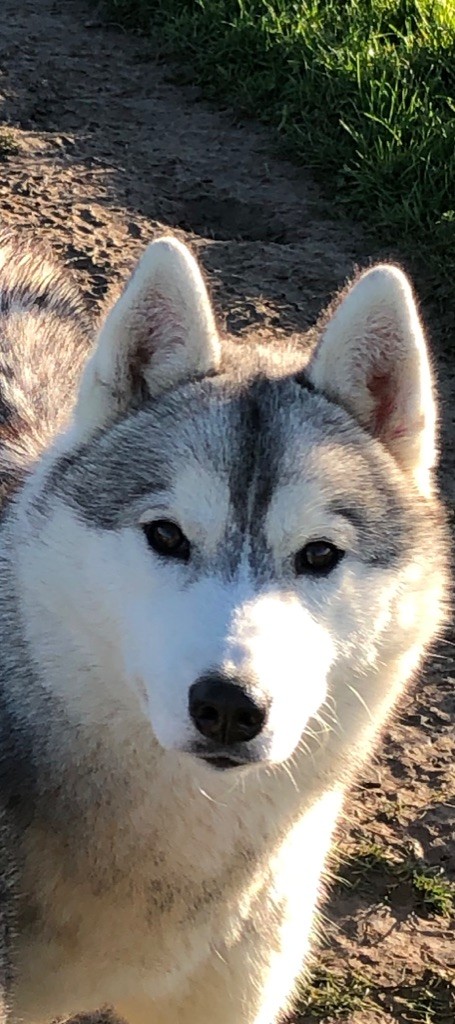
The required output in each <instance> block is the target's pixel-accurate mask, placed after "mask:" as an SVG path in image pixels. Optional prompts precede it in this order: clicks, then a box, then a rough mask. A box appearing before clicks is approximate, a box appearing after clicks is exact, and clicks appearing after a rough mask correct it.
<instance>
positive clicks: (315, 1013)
mask: <svg viewBox="0 0 455 1024" xmlns="http://www.w3.org/2000/svg"><path fill="white" fill-rule="evenodd" d="M373 1008H374V1003H373V1002H372V1000H371V998H370V984H369V982H368V980H367V979H366V978H364V977H363V976H362V975H360V974H354V973H352V972H346V973H344V974H341V973H338V972H335V971H331V970H328V969H325V968H322V967H319V968H316V969H315V970H314V971H313V972H312V974H311V975H310V977H309V978H308V979H305V980H303V981H302V983H301V985H300V987H299V994H298V999H297V1003H296V1010H297V1011H298V1013H300V1014H310V1015H311V1018H312V1019H313V1020H323V1019H324V1018H325V1017H333V1016H335V1017H336V1019H340V1018H344V1017H348V1016H349V1014H351V1013H353V1011H354V1010H364V1011H366V1010H369V1009H373Z"/></svg>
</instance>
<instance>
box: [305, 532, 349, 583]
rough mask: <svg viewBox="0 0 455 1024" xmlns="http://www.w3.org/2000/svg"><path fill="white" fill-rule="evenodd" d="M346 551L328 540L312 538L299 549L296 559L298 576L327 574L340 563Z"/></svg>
mask: <svg viewBox="0 0 455 1024" xmlns="http://www.w3.org/2000/svg"><path fill="white" fill-rule="evenodd" d="M343 555H344V551H340V549H339V548H337V547H335V544H329V542H328V541H326V540H312V541H310V543H309V544H305V547H304V548H302V549H301V551H298V552H297V554H296V556H295V560H294V565H295V571H296V573H297V576H303V575H304V574H306V575H308V576H327V575H328V573H329V572H332V569H334V568H335V566H336V565H338V562H339V561H340V559H341V558H342V557H343Z"/></svg>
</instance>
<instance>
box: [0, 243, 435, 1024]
mask: <svg viewBox="0 0 455 1024" xmlns="http://www.w3.org/2000/svg"><path fill="white" fill-rule="evenodd" d="M219 359H220V343H219V339H218V336H217V333H216V329H215V325H214V318H213V314H212V312H211V309H210V305H209V303H208V299H207V295H206V291H205V287H204V284H203V282H202V278H201V276H200V273H199V270H198V269H197V266H196V264H195V262H194V260H193V258H192V257H191V256H190V255H189V253H188V252H187V250H185V248H184V247H183V246H181V245H180V244H179V243H177V242H175V241H174V240H170V239H166V240H163V241H161V242H159V243H156V244H154V245H152V246H150V247H149V249H148V250H147V251H146V253H145V255H144V257H143V259H142V261H141V262H140V264H139V267H138V269H137V271H136V273H135V275H134V276H133V278H132V280H131V282H130V284H129V285H128V286H127V288H126V291H125V292H124V294H123V296H122V297H121V299H120V300H119V302H118V304H117V305H116V306H115V307H114V309H113V310H112V312H111V313H110V314H109V316H108V318H107V320H106V323H105V325H104V327H103V328H102V331H101V334H100V336H99V339H98V344H97V347H96V349H95V351H94V352H93V354H92V356H91V358H90V360H89V362H88V364H87V366H86V369H85V372H84V374H83V378H82V384H81V388H80V392H79V399H78V404H77V408H76V413H75V418H74V423H73V425H72V427H71V429H70V431H69V432H68V433H67V435H65V436H64V437H63V438H61V439H60V440H59V441H58V443H57V446H56V447H55V449H54V450H53V451H52V450H51V451H50V453H49V454H48V455H47V456H46V457H45V458H44V460H43V461H42V463H41V468H40V467H39V466H38V468H37V470H36V471H35V473H34V474H32V475H31V477H30V479H29V481H28V482H27V483H26V484H25V486H24V488H23V490H22V492H21V494H20V496H19V498H18V501H17V504H16V507H15V509H14V514H12V515H11V517H10V519H9V521H8V523H7V525H6V526H5V527H4V530H5V534H4V536H5V550H8V558H9V567H10V572H11V574H12V576H13V579H14V601H16V602H17V607H16V616H17V620H18V622H19V623H20V628H21V630H22V633H21V644H19V645H17V647H16V648H15V650H14V652H13V654H14V658H18V659H20V657H21V655H22V652H23V650H24V649H26V650H28V651H29V652H30V656H31V663H32V665H33V672H34V673H36V675H37V682H36V680H35V681H33V680H30V681H29V680H28V679H27V681H26V685H24V683H23V681H22V684H21V688H20V689H17V688H18V686H19V684H18V683H17V680H16V679H15V678H14V677H12V678H11V680H10V679H8V685H9V686H10V688H11V692H12V693H13V694H14V699H15V700H16V701H17V703H18V706H19V707H20V710H21V715H23V717H24V721H27V723H28V725H29V726H30V727H31V728H32V730H33V726H34V715H35V709H34V691H33V685H35V686H36V685H38V686H39V687H44V689H45V690H47V692H48V694H49V695H52V697H53V698H55V700H56V706H57V708H59V709H61V714H57V715H55V716H53V715H49V721H48V722H47V721H46V735H45V736H43V735H39V734H38V736H37V739H36V742H37V750H38V752H39V753H40V754H41V753H42V749H43V748H46V751H47V755H46V756H47V758H48V760H47V761H46V771H47V772H48V776H46V778H48V779H49V781H48V782H47V785H48V787H49V792H50V794H51V797H52V798H53V800H54V804H53V805H52V808H53V811H54V809H55V817H54V818H53V820H52V822H51V824H50V825H49V822H43V821H41V820H40V819H39V818H37V819H35V820H32V822H31V823H30V826H29V827H28V828H27V829H26V830H25V832H24V834H23V835H21V837H20V858H19V860H20V862H21V864H22V865H23V867H22V868H21V877H20V894H19V920H20V928H19V943H18V945H19V950H18V963H17V985H16V989H15V992H14V994H13V998H12V1020H13V1021H14V1022H19V1021H21V1020H23V1021H25V1022H29V1024H39V1022H43V1024H44V1022H46V1021H50V1020H51V1019H52V1018H55V1017H57V1016H62V1015H64V1014H69V1013H72V1012H75V1011H78V1010H88V1011H89V1010H93V1009H95V1007H96V1006H97V1005H101V1004H103V1003H111V1004H114V1005H115V1007H116V1009H117V1010H118V1011H119V1012H120V1013H122V1014H123V1015H124V1016H125V1017H126V1018H127V1020H128V1021H129V1024H155V1022H156V1024H158V1022H159V1024H214V1022H215V1024H273V1022H276V1021H277V1020H278V1018H279V1016H280V1015H281V1014H282V1013H283V1012H285V1011H286V1009H287V1008H288V1005H289V1003H290V1000H291V998H292V993H293V990H294V988H295V984H296V979H297V977H298V974H299V972H300V970H301V967H302V964H303V963H305V962H306V961H307V957H308V949H309V944H310V939H311V936H312V932H313V929H314V911H315V907H316V904H317V901H318V898H319V894H320V888H321V879H322V878H323V875H324V865H325V863H326V858H327V854H328V850H329V848H330V843H331V836H332V831H333V827H334V825H335V822H336V820H337V817H338V815H339V813H340V809H341V805H342V800H343V794H344V791H345V788H346V785H347V783H348V781H349V779H350V778H352V775H353V772H354V770H355V766H356V764H357V763H361V761H362V760H363V759H364V758H365V757H366V756H367V754H368V753H369V751H370V749H371V745H372V743H373V742H374V739H375V736H376V734H377V732H378V730H379V729H380V727H381V725H382V723H383V722H384V719H385V717H386V716H387V714H388V713H389V711H390V709H391V708H392V707H393V704H394V702H395V701H396V699H397V697H398V696H399V694H400V692H401V691H402V689H403V687H404V685H405V684H406V682H407V680H408V679H409V678H410V676H411V675H412V673H413V672H414V671H415V669H416V667H417V666H418V665H419V662H420V660H421V657H422V654H423V653H424V651H425V648H426V646H427V645H428V643H429V642H430V641H431V639H432V638H433V636H434V634H435V632H436V630H437V628H438V624H439V622H440V618H441V611H440V605H441V597H442V594H443V580H442V571H441V572H440V571H439V570H438V571H437V572H436V571H435V572H434V573H433V574H432V575H431V576H430V575H429V573H428V567H427V560H426V549H424V546H423V544H420V545H419V546H418V547H417V550H414V549H412V550H410V551H409V552H406V557H403V558H402V559H401V561H400V563H399V564H400V566H401V568H397V566H396V564H393V563H391V564H390V565H389V564H387V565H386V566H382V567H381V566H379V565H375V566H374V567H372V565H371V564H369V563H368V562H367V561H366V560H364V559H362V551H361V550H359V543H358V537H357V532H356V529H355V524H353V523H352V522H351V521H350V519H349V517H348V516H345V515H342V514H336V513H335V512H333V510H331V508H332V505H331V498H332V497H333V494H332V492H331V486H330V473H329V472H328V470H329V468H330V467H329V466H328V464H327V460H328V459H330V458H331V459H333V448H331V445H332V443H333V437H332V435H330V437H328V445H327V451H325V450H324V445H321V444H319V445H317V444H316V440H315V436H314V435H313V434H312V433H311V428H310V427H309V426H303V427H302V436H301V438H300V441H299V443H300V444H301V445H302V446H303V447H304V450H305V458H304V459H303V464H302V465H301V464H300V462H299V456H298V452H297V453H294V452H293V451H292V450H291V448H290V449H289V451H288V452H287V453H286V455H287V458H288V459H289V465H290V466H292V468H293V479H292V482H291V483H290V484H287V485H286V486H277V487H276V488H275V492H274V494H273V496H272V500H271V501H270V504H269V507H268V512H267V517H266V522H265V534H266V540H267V545H268V551H270V559H271V564H272V567H273V572H272V573H271V575H270V576H269V577H267V576H266V579H269V582H265V583H264V582H260V581H259V582H258V581H257V580H258V579H259V580H260V577H259V576H258V577H254V575H253V573H252V572H251V570H250V568H249V567H248V561H247V557H246V554H247V552H246V545H245V553H244V554H245V557H244V558H243V560H242V559H239V561H238V565H237V568H236V569H235V571H234V570H232V573H231V576H230V577H229V576H225V577H223V578H222V577H221V575H216V574H215V573H214V572H205V573H202V574H199V575H197V574H196V575H195V577H194V578H192V577H191V574H190V567H189V566H187V565H186V563H184V562H179V561H174V562H172V560H168V561H165V560H163V559H160V558H159V557H158V556H157V555H156V554H155V553H154V552H153V551H152V550H150V549H149V548H148V547H147V544H146V540H145V538H144V536H143V531H142V529H141V524H143V523H145V522H149V521H151V520H152V519H154V518H171V519H172V520H173V521H174V522H177V523H178V524H179V525H180V526H181V528H182V529H183V530H184V532H185V533H186V535H187V536H188V538H189V540H190V542H191V543H192V544H194V545H195V546H197V548H198V551H199V553H200V555H201V557H202V555H204V557H205V560H206V561H205V564H206V565H207V564H210V560H211V559H212V557H214V555H215V553H216V551H217V549H218V548H219V546H220V545H222V543H223V537H224V536H225V534H226V528H227V526H228V525H229V523H230V521H231V517H232V509H231V507H230V504H229V502H230V493H229V488H228V484H227V481H226V480H225V479H224V478H223V477H222V476H221V475H220V474H217V472H216V469H215V470H214V471H213V472H212V471H211V469H209V468H208V464H205V465H204V464H203V462H201V461H200V460H199V459H198V458H197V454H196V455H195V456H194V457H193V458H191V459H189V460H188V459H187V460H186V461H185V460H183V459H180V463H179V458H178V455H176V457H175V465H174V470H175V474H174V476H175V482H174V485H173V487H172V488H171V491H170V493H163V492H160V494H159V497H158V498H157V496H156V495H153V494H150V495H144V496H143V498H141V500H140V501H139V500H138V501H137V502H136V504H137V508H136V513H135V514H136V521H134V522H129V524H128V525H125V526H122V527H121V528H120V527H118V528H117V529H110V530H108V529H103V528H102V527H101V526H99V525H98V526H96V525H93V526H90V525H88V522H87V521H84V520H83V518H82V516H79V515H78V514H77V513H76V511H75V509H74V507H70V505H69V503H68V504H67V503H66V501H65V500H64V498H63V497H62V493H64V485H63V483H62V485H61V490H60V496H59V497H58V498H56V497H55V494H54V495H53V496H52V499H51V507H50V509H49V511H48V512H47V513H46V516H45V518H41V517H38V522H37V503H36V500H33V499H34V497H35V491H36V490H37V489H38V493H39V487H40V486H41V485H42V484H43V483H45V479H46V472H47V470H48V469H49V467H50V466H51V465H52V460H53V458H56V457H57V456H58V455H59V454H61V453H62V451H64V450H65V448H69V449H71V448H74V445H75V443H78V442H79V441H80V440H81V439H84V438H85V439H87V438H89V437H90V435H91V434H92V433H93V432H94V431H97V430H102V429H104V428H106V426H108V425H109V424H110V423H111V422H112V421H114V420H115V419H116V418H118V417H119V416H127V414H128V412H129V410H131V409H136V408H137V406H138V405H139V404H140V400H141V389H142V385H146V389H147V392H148V394H149V395H150V396H152V397H153V396H155V395H157V394H158V393H159V392H161V391H163V389H164V390H165V389H167V388H171V387H173V386H174V385H175V384H177V383H180V382H182V381H184V380H188V379H190V378H192V377H194V376H199V375H203V374H205V373H209V372H211V371H213V370H215V369H216V367H217V366H218V365H219ZM276 359H277V357H276V354H275V355H273V356H272V361H273V360H275V361H276ZM283 360H284V357H283ZM286 372H287V365H285V360H284V363H283V374H284V375H285V374H286ZM309 372H310V373H311V375H312V377H313V380H314V381H315V383H316V384H317V386H318V387H320V388H322V389H323V390H324V391H326V392H328V393H329V394H332V395H334V396H335V397H336V398H337V399H338V400H339V401H340V403H341V404H345V405H346V406H347V407H348V408H349V409H350V410H351V411H352V413H353V414H354V416H355V417H356V418H357V419H358V421H360V423H361V424H362V425H363V426H364V427H365V429H366V430H368V431H369V432H370V434H371V436H372V437H373V436H376V437H379V439H380V441H381V442H382V444H383V445H384V446H385V448H386V449H388V451H389V452H390V453H391V454H392V456H393V458H394V459H395V461H396V463H397V466H398V467H399V468H400V470H401V472H402V473H405V474H406V473H408V474H410V476H411V478H412V480H413V481H414V483H415V486H416V487H417V488H418V490H419V491H420V494H421V495H422V496H423V498H422V501H423V502H424V501H425V500H426V496H427V495H429V494H430V492H431V486H430V471H431V466H432V462H433V458H434V422H435V412H434V403H433V398H432V390H431V381H430V371H429V364H428V359H427V356H426V350H425V344H424V340H423V335H422V332H421V328H420V325H419V322H418V319H417V314H416V311H415V306H414V302H413V299H412V294H411V291H410V287H409V285H408V283H407V281H406V279H405V278H404V276H403V275H402V274H401V272H399V271H397V270H396V269H394V268H388V267H383V268H378V269H376V270H373V271H371V272H369V273H368V274H366V275H364V277H362V278H361V279H360V281H359V282H358V284H356V285H355V286H354V288H353V289H352V290H351V291H350V292H349V294H348V295H347V297H346V298H345V300H344V301H343V302H342V304H341V305H340V306H339V308H338V310H337V311H336V313H335V315H334V317H333V318H332V320H331V321H330V323H329V325H328V326H327V328H326V330H325V333H324V336H323V337H322V339H321V341H320V344H319V346H318V348H317V350H316V352H315V354H314V357H313V359H312V362H311V364H310V371H309ZM138 377H139V378H140V381H139V383H138ZM378 380H379V384H378ZM392 398H393V401H392ZM353 429H355V430H357V434H360V433H361V431H359V430H358V428H353ZM305 430H306V431H307V433H305ZM226 440H227V441H228V440H229V439H226V438H224V437H223V439H222V443H223V444H224V443H226ZM363 440H365V444H368V440H367V439H363V435H362V442H363ZM330 452H332V454H330ZM390 466H392V463H391V462H390ZM396 475H397V476H398V477H400V474H399V473H398V474H396ZM400 480H401V477H400ZM433 500H434V499H433ZM101 521H102V520H101ZM122 521H123V520H122ZM321 537H323V538H328V539H329V540H330V541H331V542H333V543H335V544H337V545H338V546H339V547H340V548H341V549H342V550H343V551H345V552H346V553H345V556H344V558H343V559H342V561H341V562H340V563H339V565H338V566H337V568H336V569H335V570H334V571H333V573H331V574H330V575H328V576H327V577H326V578H321V579H318V580H317V581H316V580H315V579H311V578H309V577H304V576H303V577H296V575H295V573H293V571H292V569H291V568H290V567H291V566H292V564H293V557H294V555H295V552H296V551H298V550H299V549H300V548H301V547H302V546H304V545H305V544H306V543H308V542H309V541H312V540H315V539H318V538H321ZM2 640H3V643H4V645H5V646H6V645H7V642H8V636H7V624H6V626H5V625H4V627H3V635H2ZM14 658H13V659H12V664H14ZM213 670H215V671H217V672H226V673H228V674H229V675H230V676H234V677H235V678H236V679H238V680H240V681H242V680H244V681H245V686H246V687H247V689H248V692H249V693H250V694H251V695H252V696H253V697H257V698H258V700H263V699H266V700H267V702H268V703H269V705H270V711H269V717H268V720H267V723H266V725H265V727H264V729H263V731H262V732H261V733H260V734H259V735H258V736H257V737H256V738H254V739H253V740H251V741H250V744H249V747H250V749H251V752H252V753H253V754H254V756H255V757H256V759H257V761H258V762H259V763H258V764H253V765H249V766H248V767H243V768H241V769H239V770H235V771H233V772H226V773H220V774H217V773H216V772H215V771H214V770H212V769H211V768H209V767H208V766H207V764H205V763H204V762H203V761H202V760H200V759H198V758H196V756H194V755H193V754H190V753H189V748H190V746H191V743H192V741H193V740H194V739H195V727H194V725H193V723H192V721H191V718H190V715H189V709H188V695H189V689H190V687H191V686H192V684H193V683H194V682H195V681H196V680H197V679H198V678H199V677H200V676H201V675H204V674H206V673H208V672H211V671H213ZM32 684H33V685H32ZM16 689H17V692H16ZM49 706H50V707H53V706H54V705H53V704H52V702H50V704H49ZM46 744H47V746H46ZM38 748H39V749H38ZM62 795H63V797H64V798H65V799H64V800H63V802H62ZM47 796H48V798H49V793H47ZM62 807H63V810H62ZM68 807H70V809H71V810H70V813H68ZM65 816H66V817H65ZM62 819H63V822H64V824H62ZM30 907H31V908H32V911H33V912H32V914H31V915H30ZM29 919H31V921H32V923H31V924H29V923H27V922H28V921H29Z"/></svg>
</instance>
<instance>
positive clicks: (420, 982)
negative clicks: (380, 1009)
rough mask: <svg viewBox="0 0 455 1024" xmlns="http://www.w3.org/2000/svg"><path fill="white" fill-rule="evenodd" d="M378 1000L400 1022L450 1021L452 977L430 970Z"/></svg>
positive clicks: (454, 1010) (454, 994)
mask: <svg viewBox="0 0 455 1024" xmlns="http://www.w3.org/2000/svg"><path fill="white" fill-rule="evenodd" d="M381 1001H382V1002H384V1003H385V1005H386V1007H387V1009H388V1010H389V1011H391V1012H392V1013H393V1014H394V1017H395V1018H397V1019H398V1020H399V1021H400V1024H401V1022H402V1024H453V1021H454V1020H455V987H454V983H453V980H451V979H450V978H449V977H445V976H444V975H443V974H439V973H437V972H435V971H432V970H427V971H425V973H424V974H423V976H422V977H421V978H416V979H414V980H413V981H409V983H404V984H403V985H402V986H400V987H399V988H396V989H395V990H392V991H389V992H387V993H386V994H385V998H384V999H383V1000H381Z"/></svg>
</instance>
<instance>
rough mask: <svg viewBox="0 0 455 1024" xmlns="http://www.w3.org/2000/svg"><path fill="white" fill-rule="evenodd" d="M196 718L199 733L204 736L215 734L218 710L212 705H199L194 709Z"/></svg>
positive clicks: (218, 717)
mask: <svg viewBox="0 0 455 1024" xmlns="http://www.w3.org/2000/svg"><path fill="white" fill-rule="evenodd" d="M193 717H194V716H193ZM196 718H197V726H198V729H199V731H200V732H202V733H203V734H204V736H211V735H212V734H216V732H217V730H218V728H219V725H220V709H219V708H217V707H214V705H213V704H201V705H199V706H197V708H196Z"/></svg>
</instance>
